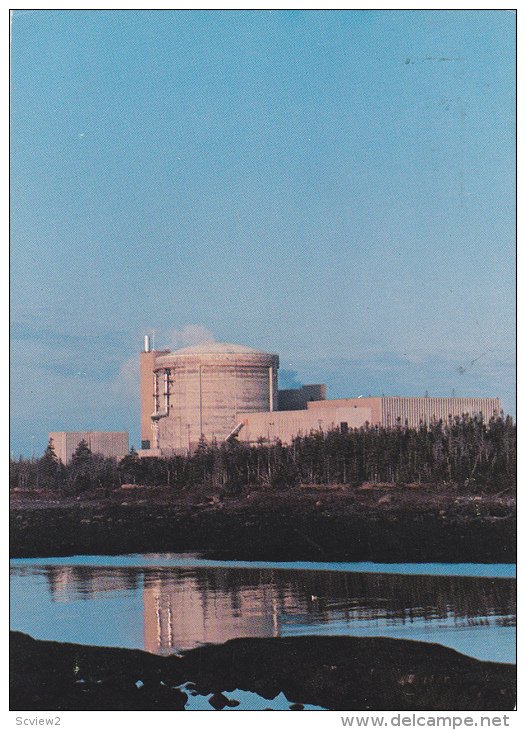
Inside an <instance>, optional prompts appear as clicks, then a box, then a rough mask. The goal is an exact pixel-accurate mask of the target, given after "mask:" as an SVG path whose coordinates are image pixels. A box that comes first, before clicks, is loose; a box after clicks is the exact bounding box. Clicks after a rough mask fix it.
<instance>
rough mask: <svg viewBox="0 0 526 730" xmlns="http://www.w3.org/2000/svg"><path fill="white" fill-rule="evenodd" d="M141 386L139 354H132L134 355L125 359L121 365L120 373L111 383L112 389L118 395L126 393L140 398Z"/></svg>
mask: <svg viewBox="0 0 526 730" xmlns="http://www.w3.org/2000/svg"><path fill="white" fill-rule="evenodd" d="M139 388H140V368H139V355H132V357H130V358H128V359H127V360H125V361H124V362H123V363H122V365H121V366H120V368H119V373H118V375H117V377H116V378H115V380H114V381H113V383H112V384H111V389H112V391H113V392H114V393H116V394H117V395H126V396H132V397H134V398H135V397H136V398H138V397H139Z"/></svg>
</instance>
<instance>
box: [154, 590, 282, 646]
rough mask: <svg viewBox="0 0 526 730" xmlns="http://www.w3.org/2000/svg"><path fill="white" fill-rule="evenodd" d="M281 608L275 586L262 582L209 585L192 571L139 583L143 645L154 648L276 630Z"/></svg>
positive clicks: (273, 633) (269, 633)
mask: <svg viewBox="0 0 526 730" xmlns="http://www.w3.org/2000/svg"><path fill="white" fill-rule="evenodd" d="M279 634H280V610H279V609H278V599H277V596H276V591H275V588H274V586H271V585H268V584H263V585H259V586H246V587H240V588H235V589H234V590H228V589H227V590H215V591H211V590H210V586H206V585H205V586H204V587H203V586H202V585H200V583H199V582H198V580H197V579H196V578H195V577H194V576H184V579H183V580H180V581H179V580H178V581H171V580H170V581H167V580H166V579H163V578H157V579H155V580H154V581H152V582H145V587H144V648H145V649H146V651H149V652H152V653H154V654H169V653H171V652H174V651H178V650H181V651H185V650H187V649H191V648H193V647H195V646H196V645H197V644H208V643H213V644H221V643H223V642H225V641H228V640H229V639H234V638H236V637H240V636H245V637H261V636H279Z"/></svg>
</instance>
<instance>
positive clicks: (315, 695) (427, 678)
mask: <svg viewBox="0 0 526 730" xmlns="http://www.w3.org/2000/svg"><path fill="white" fill-rule="evenodd" d="M10 667H11V678H10V688H11V691H10V697H11V702H10V709H11V710H57V711H58V710H183V709H184V708H185V704H186V702H187V700H188V692H194V693H197V694H200V695H205V696H208V695H212V696H211V697H210V698H209V704H210V708H211V709H212V708H214V709H221V708H222V707H224V706H225V705H227V704H228V703H231V704H230V705H229V706H233V705H234V704H235V703H233V702H232V701H231V700H230V699H229V697H228V694H229V692H233V691H234V690H236V689H242V690H246V691H250V692H255V693H257V694H258V695H260V696H261V697H263V698H265V699H267V700H271V699H272V698H274V697H276V696H277V695H278V694H279V693H280V692H283V693H284V695H285V696H286V698H287V700H288V701H289V702H290V704H291V705H293V706H294V705H295V706H296V707H295V708H293V709H301V706H302V705H304V704H311V705H317V706H321V707H324V708H327V709H333V710H450V711H451V710H457V711H462V710H466V711H476V710H484V711H491V710H511V709H513V707H514V706H515V701H516V672H515V667H514V666H511V665H505V664H494V663H491V662H480V661H477V660H476V659H471V658H469V657H466V656H463V655H462V654H458V653H457V652H455V651H453V650H452V649H447V648H445V647H442V646H439V645H437V644H425V643H421V642H415V641H405V640H400V639H387V638H350V637H345V636H334V637H321V636H309V637H307V636H301V637H291V638H272V639H234V640H232V641H228V642H226V643H225V644H221V645H217V646H216V645H207V646H203V647H200V648H198V649H193V650H191V651H189V652H187V653H186V654H185V655H184V656H183V657H177V656H171V657H160V656H155V655H153V654H147V653H146V652H143V651H137V650H130V649H110V648H99V647H93V646H81V645H77V644H60V643H55V642H48V641H35V640H34V639H32V638H30V637H29V636H27V635H25V634H21V633H16V632H14V633H12V635H11V661H10ZM182 685H185V686H184V688H181V686H182Z"/></svg>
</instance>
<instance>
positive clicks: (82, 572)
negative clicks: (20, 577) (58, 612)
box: [44, 565, 141, 600]
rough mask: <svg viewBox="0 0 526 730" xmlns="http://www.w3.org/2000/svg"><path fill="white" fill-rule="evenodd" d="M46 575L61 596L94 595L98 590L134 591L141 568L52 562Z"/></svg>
mask: <svg viewBox="0 0 526 730" xmlns="http://www.w3.org/2000/svg"><path fill="white" fill-rule="evenodd" d="M44 573H45V576H46V580H47V582H48V587H49V591H50V593H51V595H52V596H53V597H54V598H55V599H57V600H60V599H62V600H72V599H79V598H80V599H84V600H88V599H90V598H93V597H94V595H95V594H97V593H107V592H110V591H134V590H136V589H137V588H138V586H139V579H140V577H141V575H140V572H139V571H138V570H137V568H93V567H91V566H83V565H67V566H60V565H49V566H46V568H45V571H44Z"/></svg>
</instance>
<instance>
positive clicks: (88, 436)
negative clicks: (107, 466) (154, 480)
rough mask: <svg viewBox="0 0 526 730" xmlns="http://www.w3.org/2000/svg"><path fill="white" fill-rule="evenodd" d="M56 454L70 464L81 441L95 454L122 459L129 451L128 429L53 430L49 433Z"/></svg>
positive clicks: (64, 462) (62, 460)
mask: <svg viewBox="0 0 526 730" xmlns="http://www.w3.org/2000/svg"><path fill="white" fill-rule="evenodd" d="M49 438H50V439H52V441H53V448H54V449H55V454H56V455H57V456H58V458H59V459H60V461H61V462H62V463H63V464H69V462H70V461H71V457H72V456H73V454H74V453H75V451H76V450H77V448H78V445H79V444H80V442H81V441H85V442H86V443H87V444H88V447H89V449H90V451H91V452H92V453H93V454H100V455H101V456H105V457H107V458H109V457H112V458H114V459H122V458H123V457H124V456H126V454H127V453H128V443H129V438H128V432H127V431H53V432H52V433H50V434H49Z"/></svg>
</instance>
